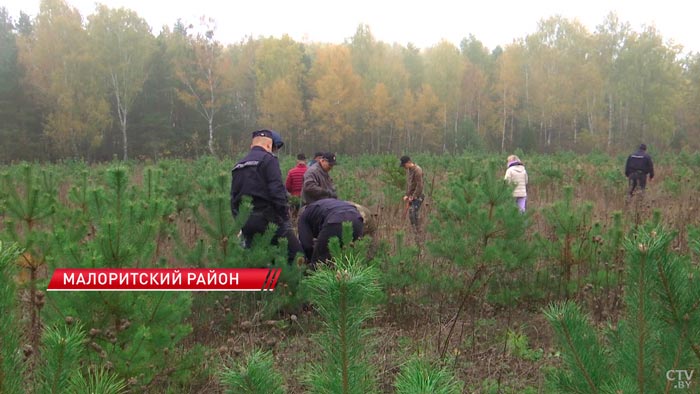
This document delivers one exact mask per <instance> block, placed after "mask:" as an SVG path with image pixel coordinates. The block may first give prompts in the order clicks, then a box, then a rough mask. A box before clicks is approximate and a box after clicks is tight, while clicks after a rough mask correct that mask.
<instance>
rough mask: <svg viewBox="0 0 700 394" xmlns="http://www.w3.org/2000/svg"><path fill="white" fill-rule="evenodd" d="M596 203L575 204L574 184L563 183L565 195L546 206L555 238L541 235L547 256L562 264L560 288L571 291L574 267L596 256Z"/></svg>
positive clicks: (543, 248)
mask: <svg viewBox="0 0 700 394" xmlns="http://www.w3.org/2000/svg"><path fill="white" fill-rule="evenodd" d="M592 211H593V205H592V204H590V203H584V204H576V203H574V201H573V188H572V187H571V186H565V187H564V199H563V200H560V201H557V202H555V203H554V204H553V205H552V206H551V207H549V208H546V209H544V210H543V214H544V217H545V219H546V220H547V223H548V224H549V225H550V226H551V228H552V232H553V237H552V239H543V238H540V242H539V244H540V245H541V246H542V250H543V251H544V254H545V256H547V257H549V258H551V259H554V260H555V261H557V263H558V264H559V271H560V272H559V274H560V276H559V277H560V280H559V291H560V293H561V292H562V290H563V293H564V295H565V296H568V295H569V291H570V287H571V286H570V284H571V283H572V279H573V278H572V276H573V274H572V270H573V268H574V267H575V266H578V265H582V264H584V263H585V262H588V261H592V260H594V256H593V254H594V250H595V244H594V243H593V238H592V237H591V228H592V223H591V218H592Z"/></svg>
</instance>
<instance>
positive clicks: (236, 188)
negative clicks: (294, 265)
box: [231, 130, 302, 263]
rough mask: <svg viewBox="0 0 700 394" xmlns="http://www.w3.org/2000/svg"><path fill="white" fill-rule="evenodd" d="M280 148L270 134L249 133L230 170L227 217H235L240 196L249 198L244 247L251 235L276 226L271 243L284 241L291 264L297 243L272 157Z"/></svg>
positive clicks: (299, 250) (298, 250)
mask: <svg viewBox="0 0 700 394" xmlns="http://www.w3.org/2000/svg"><path fill="white" fill-rule="evenodd" d="M283 145H284V142H283V141H282V137H281V136H280V135H279V134H278V133H276V132H275V131H272V130H257V131H254V132H253V141H252V143H251V146H250V152H248V154H247V155H246V156H245V157H244V158H243V159H241V160H240V161H239V162H238V163H236V165H235V166H234V167H233V169H232V170H231V213H232V214H233V217H234V218H235V217H236V216H238V212H239V209H240V205H241V201H242V200H243V196H250V197H251V198H252V202H253V211H252V212H251V214H250V217H249V218H248V220H247V221H246V222H245V224H244V225H243V228H242V229H241V233H242V234H243V238H244V241H245V247H246V248H249V247H250V246H251V242H252V240H253V236H254V235H255V234H262V233H264V232H265V230H266V229H267V226H268V224H270V223H274V224H275V225H277V231H276V232H275V236H274V238H273V240H272V243H273V244H274V245H276V244H277V241H278V239H279V237H285V238H287V252H288V261H289V262H290V263H291V262H292V261H293V260H294V258H295V256H296V255H297V253H302V248H301V244H300V243H299V239H298V238H297V237H296V236H295V235H294V232H293V231H292V227H291V224H290V221H289V211H288V209H287V190H286V189H285V187H284V182H282V172H281V170H280V165H279V161H277V157H275V156H274V155H273V152H276V151H277V150H278V149H279V148H281V147H282V146H283Z"/></svg>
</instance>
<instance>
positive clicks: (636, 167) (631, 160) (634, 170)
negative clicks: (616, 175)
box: [625, 144, 654, 198]
mask: <svg viewBox="0 0 700 394" xmlns="http://www.w3.org/2000/svg"><path fill="white" fill-rule="evenodd" d="M647 175H649V180H652V179H654V163H653V162H652V161H651V156H649V155H648V154H647V146H646V145H645V144H641V145H639V149H637V151H636V152H634V153H632V154H631V155H629V156H628V157H627V163H625V176H626V177H627V179H629V191H628V192H627V196H628V198H631V197H632V194H633V193H634V189H636V188H637V186H639V189H641V191H642V194H643V193H644V189H646V187H647Z"/></svg>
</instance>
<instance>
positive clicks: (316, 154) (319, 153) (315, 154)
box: [314, 152, 323, 159]
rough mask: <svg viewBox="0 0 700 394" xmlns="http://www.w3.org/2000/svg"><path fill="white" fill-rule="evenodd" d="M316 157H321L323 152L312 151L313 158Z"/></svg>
mask: <svg viewBox="0 0 700 394" xmlns="http://www.w3.org/2000/svg"><path fill="white" fill-rule="evenodd" d="M317 157H323V152H316V153H314V159H315V158H317Z"/></svg>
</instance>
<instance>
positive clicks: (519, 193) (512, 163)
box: [504, 155, 527, 213]
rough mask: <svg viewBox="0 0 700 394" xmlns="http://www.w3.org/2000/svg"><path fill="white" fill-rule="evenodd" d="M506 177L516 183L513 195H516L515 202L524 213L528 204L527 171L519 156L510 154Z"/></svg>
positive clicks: (510, 181)
mask: <svg viewBox="0 0 700 394" xmlns="http://www.w3.org/2000/svg"><path fill="white" fill-rule="evenodd" d="M504 179H505V180H506V181H508V182H509V183H511V184H513V185H515V189H513V197H515V202H516V203H517V204H518V209H520V212H521V213H524V212H525V207H526V205H527V171H526V170H525V166H524V165H523V163H522V162H520V158H518V156H516V155H510V156H508V169H507V170H506V176H505V178H504Z"/></svg>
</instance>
